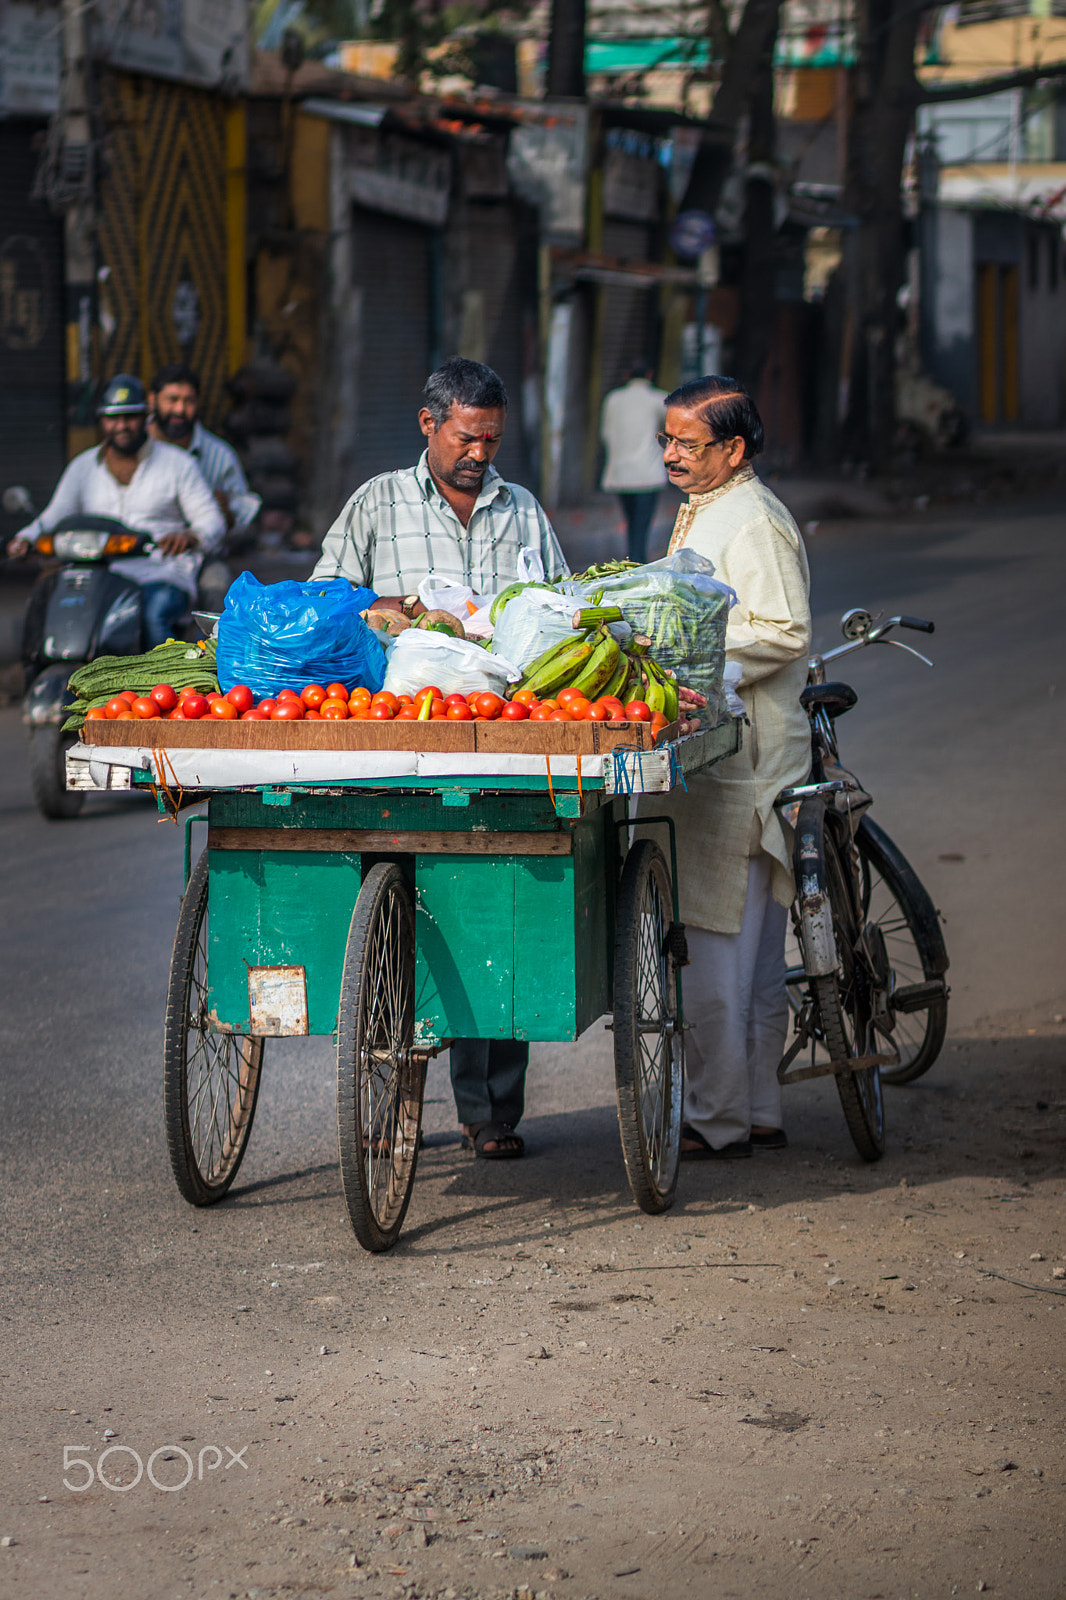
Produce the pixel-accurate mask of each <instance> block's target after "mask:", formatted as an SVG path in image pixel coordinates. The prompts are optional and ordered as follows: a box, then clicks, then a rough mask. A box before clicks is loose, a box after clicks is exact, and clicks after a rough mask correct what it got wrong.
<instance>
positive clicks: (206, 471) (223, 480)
mask: <svg viewBox="0 0 1066 1600" xmlns="http://www.w3.org/2000/svg"><path fill="white" fill-rule="evenodd" d="M148 406H149V410H150V412H151V418H150V420H149V423H148V432H149V433H150V434H151V436H152V438H153V439H158V440H160V441H161V442H162V443H164V444H174V445H177V446H178V448H179V449H180V450H187V451H188V452H189V454H190V455H191V456H192V458H193V460H194V461H195V462H196V465H197V466H198V467H199V468H200V471H201V472H202V473H203V475H204V478H205V479H206V480H207V487H208V488H209V489H210V490H211V492H212V494H213V495H214V497H215V499H216V500H217V501H218V503H219V506H220V507H221V510H222V515H223V516H224V517H225V519H226V527H227V528H228V529H235V528H246V527H247V526H248V524H249V523H250V522H251V521H252V518H253V517H254V516H255V514H256V512H257V511H258V510H259V507H260V505H261V504H262V501H261V500H260V498H259V496H258V495H257V494H252V493H251V491H250V489H249V488H248V480H247V479H246V478H245V476H244V468H243V467H242V466H241V461H240V457H239V456H238V454H237V452H236V450H234V448H233V446H232V445H231V444H227V443H226V441H225V439H220V438H219V436H218V434H217V433H211V432H209V431H208V429H207V428H205V427H204V425H203V423H202V422H201V421H200V419H199V415H198V413H199V410H200V374H199V373H198V372H195V371H194V370H193V368H192V367H187V366H185V365H184V363H183V362H178V361H174V362H171V363H170V364H169V365H168V366H165V367H160V369H159V371H158V372H157V373H156V375H155V377H154V378H153V379H152V382H151V386H150V388H149V390H148Z"/></svg>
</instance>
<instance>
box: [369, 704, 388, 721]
mask: <svg viewBox="0 0 1066 1600" xmlns="http://www.w3.org/2000/svg"><path fill="white" fill-rule="evenodd" d="M370 720H371V722H391V721H392V708H391V706H387V705H386V704H385V702H384V700H375V701H374V704H373V705H372V706H371V707H370Z"/></svg>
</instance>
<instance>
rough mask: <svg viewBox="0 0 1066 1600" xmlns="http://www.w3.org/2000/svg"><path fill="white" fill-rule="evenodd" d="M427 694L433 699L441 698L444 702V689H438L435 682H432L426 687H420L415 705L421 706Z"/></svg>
mask: <svg viewBox="0 0 1066 1600" xmlns="http://www.w3.org/2000/svg"><path fill="white" fill-rule="evenodd" d="M427 694H428V695H429V698H430V699H431V700H440V701H441V702H442V703H443V701H444V690H443V689H438V688H437V686H436V684H435V683H430V684H427V685H426V686H425V688H423V689H419V691H418V693H417V694H416V695H415V705H416V706H420V705H421V704H422V701H423V700H424V699H425V698H426V695H427Z"/></svg>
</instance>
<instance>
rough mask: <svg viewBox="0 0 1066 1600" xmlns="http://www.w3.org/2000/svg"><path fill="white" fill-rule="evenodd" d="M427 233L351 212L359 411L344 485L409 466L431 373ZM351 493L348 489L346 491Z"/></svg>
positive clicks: (416, 451) (374, 214)
mask: <svg viewBox="0 0 1066 1600" xmlns="http://www.w3.org/2000/svg"><path fill="white" fill-rule="evenodd" d="M429 251H430V230H429V229H428V228H426V227H424V226H423V225H422V224H421V223H417V222H408V221H406V220H404V219H403V218H400V217H389V216H386V215H384V213H382V212H378V211H370V210H368V209H367V208H366V207H363V206H353V208H352V288H353V290H354V291H355V292H356V293H358V294H359V295H360V296H361V301H362V310H361V315H360V321H359V326H360V338H359V349H358V352H356V351H350V352H345V351H341V352H340V358H341V361H342V362H343V361H345V360H346V359H358V363H359V376H358V383H357V385H356V392H357V394H358V397H359V398H358V413H357V417H356V438H355V449H354V452H353V459H354V467H355V471H354V474H353V480H352V485H351V487H352V488H353V489H354V488H355V487H356V486H357V485H358V484H360V483H364V482H365V481H366V479H367V478H372V477H374V476H376V474H377V473H379V472H391V471H394V470H395V469H396V468H398V467H411V466H414V464H415V462H416V461H417V460H418V457H419V456H420V454H421V453H422V449H423V447H424V445H425V440H424V439H423V438H422V435H421V434H420V432H419V431H418V410H419V407H420V405H421V403H422V389H423V386H424V384H425V381H426V379H427V378H428V376H429V371H430V366H429V363H430V261H429ZM349 492H350V491H349Z"/></svg>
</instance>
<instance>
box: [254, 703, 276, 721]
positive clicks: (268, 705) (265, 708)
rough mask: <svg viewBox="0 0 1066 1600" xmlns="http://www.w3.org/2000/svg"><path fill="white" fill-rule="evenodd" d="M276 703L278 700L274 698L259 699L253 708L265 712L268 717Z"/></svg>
mask: <svg viewBox="0 0 1066 1600" xmlns="http://www.w3.org/2000/svg"><path fill="white" fill-rule="evenodd" d="M277 703H278V702H277V701H276V700H270V699H267V700H260V702H259V704H258V705H257V706H256V708H255V709H256V710H257V711H262V712H265V714H266V715H267V716H268V717H269V715H270V713H271V712H272V711H273V709H274V707H275V706H276V705H277Z"/></svg>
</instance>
